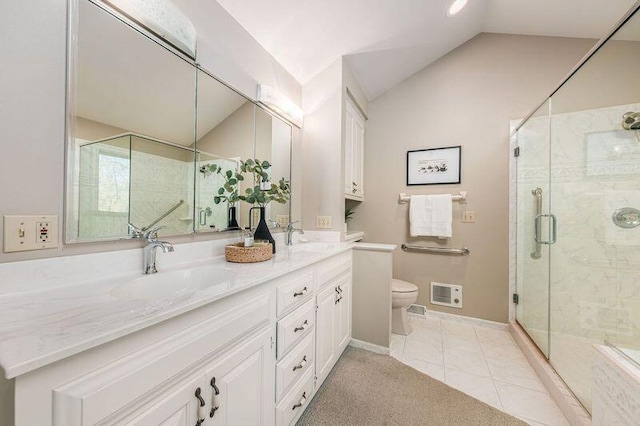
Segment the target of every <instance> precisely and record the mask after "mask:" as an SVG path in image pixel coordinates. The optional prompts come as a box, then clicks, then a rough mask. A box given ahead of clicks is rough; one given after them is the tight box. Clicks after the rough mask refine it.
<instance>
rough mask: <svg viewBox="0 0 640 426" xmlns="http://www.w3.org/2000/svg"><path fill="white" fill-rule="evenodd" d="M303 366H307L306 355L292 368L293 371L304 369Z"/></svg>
mask: <svg viewBox="0 0 640 426" xmlns="http://www.w3.org/2000/svg"><path fill="white" fill-rule="evenodd" d="M305 365H307V356H306V355H305V356H303V357H302V361H300V364H298V365H294V366H293V371H296V370H299V369H301V368H302V367H304V366H305Z"/></svg>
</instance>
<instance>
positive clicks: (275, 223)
mask: <svg viewBox="0 0 640 426" xmlns="http://www.w3.org/2000/svg"><path fill="white" fill-rule="evenodd" d="M267 224H268V225H269V228H279V227H280V222H278V221H277V220H273V219H267Z"/></svg>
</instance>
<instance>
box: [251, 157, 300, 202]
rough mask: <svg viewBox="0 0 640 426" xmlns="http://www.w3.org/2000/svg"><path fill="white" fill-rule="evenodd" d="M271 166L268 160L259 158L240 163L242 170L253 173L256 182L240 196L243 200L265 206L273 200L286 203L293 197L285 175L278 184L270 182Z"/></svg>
mask: <svg viewBox="0 0 640 426" xmlns="http://www.w3.org/2000/svg"><path fill="white" fill-rule="evenodd" d="M269 168H271V164H270V163H269V162H268V161H260V160H258V159H257V158H256V159H254V160H252V159H248V160H247V161H242V162H241V163H240V171H241V172H242V173H251V174H252V175H253V183H254V186H253V188H251V187H249V188H247V189H246V190H245V193H246V195H241V196H239V198H240V199H241V200H242V201H246V202H247V203H249V204H257V205H259V206H260V207H264V206H266V205H267V204H269V203H270V202H271V201H275V202H276V203H280V204H284V203H286V202H287V201H288V200H289V198H291V185H290V184H289V181H288V180H285V178H284V177H282V178H280V180H279V181H278V183H277V184H275V183H269V173H267V170H268V169H269Z"/></svg>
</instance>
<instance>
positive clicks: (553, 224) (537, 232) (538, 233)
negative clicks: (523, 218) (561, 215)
mask: <svg viewBox="0 0 640 426" xmlns="http://www.w3.org/2000/svg"><path fill="white" fill-rule="evenodd" d="M543 217H548V218H549V219H550V220H551V234H550V235H549V240H546V241H545V240H543V239H542V229H541V225H542V218H543ZM557 223H558V221H557V219H556V217H555V215H552V214H539V215H536V219H535V221H534V226H535V230H534V238H535V240H536V244H547V245H551V244H555V243H556V240H557V234H558V225H557Z"/></svg>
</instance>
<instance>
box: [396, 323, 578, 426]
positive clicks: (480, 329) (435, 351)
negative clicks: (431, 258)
mask: <svg viewBox="0 0 640 426" xmlns="http://www.w3.org/2000/svg"><path fill="white" fill-rule="evenodd" d="M427 315H428V316H427V317H426V318H423V317H418V316H410V322H411V324H412V325H413V332H412V333H411V334H410V335H409V336H406V337H405V336H400V335H398V334H394V335H393V336H392V339H391V356H393V357H394V358H396V359H398V360H399V361H402V362H403V363H405V364H407V365H410V366H411V367H413V368H415V369H416V370H419V371H421V372H423V373H425V374H428V375H429V376H431V377H434V378H436V379H438V380H440V381H442V382H444V383H446V384H448V385H449V386H452V387H454V388H456V389H459V390H461V391H462V392H465V393H467V394H469V395H471V396H473V397H475V398H477V399H479V400H481V401H484V402H486V403H487V404H489V405H492V406H494V407H496V408H498V409H500V410H502V411H504V412H506V413H509V414H511V415H512V416H515V417H518V418H520V419H522V420H524V421H525V422H527V423H529V424H530V425H533V426H540V425H546V426H568V425H569V423H568V422H567V420H566V419H565V418H564V416H563V415H562V413H561V412H560V409H559V408H558V407H557V406H556V404H555V403H554V401H553V400H552V399H551V397H550V396H549V394H548V392H547V391H546V389H545V387H544V385H543V384H542V382H541V381H540V379H539V378H538V376H537V375H536V373H535V372H534V370H533V368H532V367H531V366H530V365H529V363H528V362H527V360H526V359H525V357H524V355H523V354H522V352H521V351H520V349H519V348H518V347H517V346H516V343H515V342H514V340H513V339H512V338H511V335H510V334H509V332H508V331H506V329H500V328H498V327H496V328H493V327H491V326H490V324H487V326H484V324H482V325H478V324H477V323H473V324H471V323H468V322H465V321H464V319H463V318H460V320H459V321H456V318H455V317H451V319H449V318H447V319H442V317H440V316H436V315H429V314H427Z"/></svg>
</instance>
